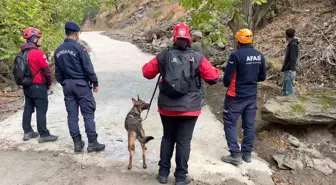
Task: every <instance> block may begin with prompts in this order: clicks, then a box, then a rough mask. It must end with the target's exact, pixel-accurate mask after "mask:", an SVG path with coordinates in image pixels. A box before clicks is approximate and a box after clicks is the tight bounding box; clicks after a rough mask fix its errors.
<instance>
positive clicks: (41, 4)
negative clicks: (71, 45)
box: [0, 0, 98, 61]
mask: <svg viewBox="0 0 336 185" xmlns="http://www.w3.org/2000/svg"><path fill="white" fill-rule="evenodd" d="M97 3H98V0H29V1H26V0H2V1H0V12H1V13H0V20H1V22H0V60H3V59H8V60H10V61H12V60H13V58H14V56H15V55H16V53H17V52H18V51H19V46H20V44H22V43H24V42H25V41H24V39H23V38H22V32H23V30H24V29H25V28H26V27H36V28H38V29H40V30H41V32H42V34H43V50H44V51H45V52H47V53H49V52H51V51H53V50H54V49H55V48H56V47H57V45H58V44H60V43H61V42H62V40H63V38H64V24H65V22H66V21H74V22H77V23H80V21H81V20H82V18H83V9H84V8H85V7H89V6H92V5H94V4H97Z"/></svg>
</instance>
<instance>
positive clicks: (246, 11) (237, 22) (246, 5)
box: [228, 0, 253, 34]
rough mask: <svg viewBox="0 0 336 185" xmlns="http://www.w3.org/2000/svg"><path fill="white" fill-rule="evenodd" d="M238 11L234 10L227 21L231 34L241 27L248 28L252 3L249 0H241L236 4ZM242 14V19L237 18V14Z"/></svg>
mask: <svg viewBox="0 0 336 185" xmlns="http://www.w3.org/2000/svg"><path fill="white" fill-rule="evenodd" d="M236 7H237V8H238V9H239V10H240V11H239V12H235V13H234V15H233V17H232V19H231V20H230V21H229V22H228V25H229V27H230V29H231V31H232V33H233V34H235V33H236V32H237V31H238V30H240V29H242V28H249V25H250V24H251V21H252V13H253V12H252V5H251V0H242V1H241V3H239V4H237V6H236ZM240 13H241V14H243V15H244V17H243V20H241V19H239V18H240V17H239V14H240Z"/></svg>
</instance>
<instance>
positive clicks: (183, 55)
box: [160, 49, 200, 98]
mask: <svg viewBox="0 0 336 185" xmlns="http://www.w3.org/2000/svg"><path fill="white" fill-rule="evenodd" d="M199 63H200V61H199V60H197V59H196V60H195V50H193V49H187V50H177V49H168V50H167V52H166V53H165V58H164V61H163V63H162V65H161V68H160V73H161V75H162V79H163V83H161V84H160V92H161V93H163V94H164V95H166V96H169V97H173V98H174V97H175V98H178V97H181V96H183V95H185V94H187V93H189V92H191V91H197V90H198V89H199V86H200V82H199V84H198V81H199V80H198V79H199V78H200V77H199V74H196V71H197V70H196V69H198V66H199Z"/></svg>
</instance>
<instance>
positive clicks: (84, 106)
mask: <svg viewBox="0 0 336 185" xmlns="http://www.w3.org/2000/svg"><path fill="white" fill-rule="evenodd" d="M63 93H64V101H65V106H66V110H67V112H68V127H69V131H70V135H71V137H77V136H79V135H80V130H79V125H78V121H79V118H78V116H79V108H80V110H81V113H82V116H83V118H84V126H85V131H86V134H87V136H92V137H95V136H96V135H97V133H96V122H95V120H94V119H95V110H96V102H95V100H94V97H93V94H92V90H91V86H90V85H89V83H88V82H87V81H85V80H81V79H76V80H71V79H68V80H65V81H64V83H63Z"/></svg>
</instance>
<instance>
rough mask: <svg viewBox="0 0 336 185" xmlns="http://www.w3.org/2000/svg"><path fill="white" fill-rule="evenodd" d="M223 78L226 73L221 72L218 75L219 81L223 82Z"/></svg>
mask: <svg viewBox="0 0 336 185" xmlns="http://www.w3.org/2000/svg"><path fill="white" fill-rule="evenodd" d="M223 78H224V73H221V74H220V75H219V76H218V82H223Z"/></svg>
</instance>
